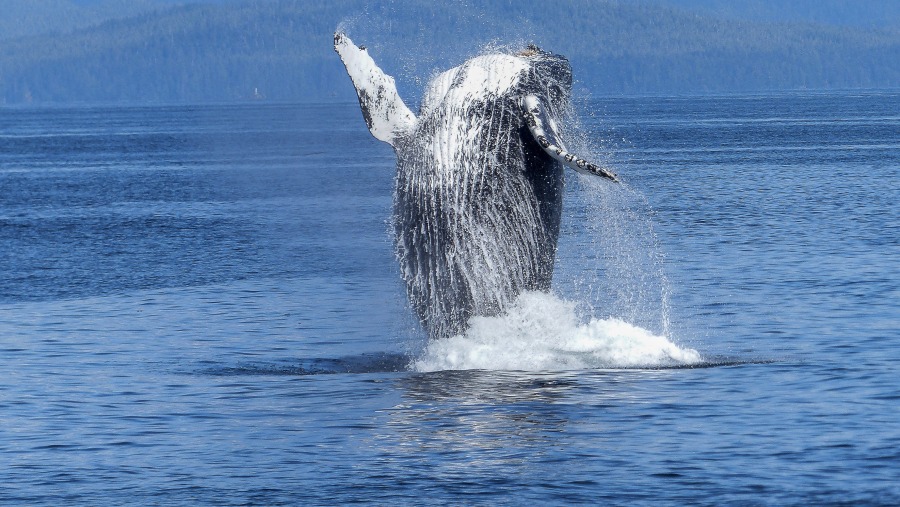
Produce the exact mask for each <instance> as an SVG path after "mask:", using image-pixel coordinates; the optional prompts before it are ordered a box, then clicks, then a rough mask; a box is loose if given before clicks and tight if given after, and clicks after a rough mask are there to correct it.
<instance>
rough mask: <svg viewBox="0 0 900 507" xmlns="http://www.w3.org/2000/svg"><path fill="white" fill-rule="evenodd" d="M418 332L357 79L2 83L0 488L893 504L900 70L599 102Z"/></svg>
mask: <svg viewBox="0 0 900 507" xmlns="http://www.w3.org/2000/svg"><path fill="white" fill-rule="evenodd" d="M576 110H577V118H575V119H574V120H577V123H578V124H577V125H576V126H573V127H571V128H570V132H572V133H573V134H572V136H573V137H572V139H573V147H574V148H577V150H578V153H579V154H586V155H588V156H589V157H591V158H593V159H595V160H599V161H602V162H603V163H604V164H606V165H607V166H608V167H610V168H611V169H612V170H614V171H615V172H616V173H618V174H619V176H620V177H621V179H622V180H623V184H621V185H614V184H611V183H608V182H601V181H596V180H591V179H589V178H586V177H583V176H579V175H577V174H575V173H572V172H571V171H570V172H569V173H568V174H567V184H566V195H565V211H564V218H563V225H562V233H561V239H560V244H559V252H558V256H557V257H558V258H557V265H556V274H555V278H554V289H553V293H552V294H539V293H533V294H526V295H524V296H523V297H522V298H521V299H520V301H518V302H517V304H516V306H515V307H514V308H513V309H511V310H510V312H509V314H506V315H500V316H494V317H487V318H483V319H479V320H478V321H473V326H472V330H471V332H469V333H466V334H465V335H461V336H457V337H454V338H452V339H448V340H445V341H441V342H438V343H427V341H426V339H425V337H424V334H423V333H422V331H421V330H420V329H419V328H418V324H417V321H416V318H415V317H414V316H413V315H412V313H411V312H410V310H409V309H408V307H407V304H406V296H405V293H404V288H403V285H402V282H401V280H400V274H399V268H398V267H397V265H396V261H395V259H394V253H393V247H392V244H391V236H390V233H389V230H390V216H391V193H392V185H393V176H394V160H395V159H394V155H393V152H392V151H391V149H390V147H388V146H387V145H385V144H382V143H379V142H378V141H376V140H375V139H373V138H372V137H371V136H370V134H369V133H368V131H367V130H366V128H365V124H364V122H363V119H362V116H361V114H360V112H359V109H358V106H357V105H356V104H349V103H348V104H337V105H334V104H328V105H290V104H267V103H254V104H242V105H225V106H196V107H187V106H179V107H163V106H147V107H88V106H82V107H73V108H64V107H45V108H37V107H31V108H2V109H0V358H2V361H0V504H4V505H54V506H56V505H166V506H167V505H343V504H352V503H356V504H374V505H492V506H494V505H562V504H564V505H574V504H587V505H897V504H900V367H898V365H900V93H898V92H835V93H790V94H775V95H741V96H721V97H625V98H622V97H616V98H595V99H592V100H581V101H579V102H578V104H577V106H576Z"/></svg>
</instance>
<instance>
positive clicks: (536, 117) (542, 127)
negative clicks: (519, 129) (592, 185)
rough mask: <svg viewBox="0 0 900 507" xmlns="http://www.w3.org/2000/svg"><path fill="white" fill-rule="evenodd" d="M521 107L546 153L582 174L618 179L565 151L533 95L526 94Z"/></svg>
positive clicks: (542, 108)
mask: <svg viewBox="0 0 900 507" xmlns="http://www.w3.org/2000/svg"><path fill="white" fill-rule="evenodd" d="M522 109H523V111H524V115H525V123H527V124H528V130H529V131H531V135H532V136H533V137H534V140H535V141H537V143H538V144H539V145H540V146H541V148H543V149H544V151H545V152H547V154H548V155H550V156H551V157H553V158H555V159H556V160H559V161H560V162H562V163H563V164H565V165H567V166H569V167H571V168H572V169H575V170H576V171H578V172H580V173H583V174H592V175H595V176H602V177H604V178H608V179H611V180H613V181H615V182H618V181H619V178H617V177H616V175H615V174H614V173H613V172H612V171H610V170H608V169H605V168H603V167H600V166H599V165H597V164H592V163H590V162H588V161H586V160H584V159H583V158H581V157H579V156H578V155H575V154H574V153H570V152H568V151H566V149H565V144H563V142H562V139H560V136H559V132H558V131H557V129H556V128H555V125H554V123H553V121H552V120H551V119H550V117H549V116H548V115H547V113H546V110H545V108H544V105H543V104H541V101H540V99H538V98H537V97H536V96H534V95H527V96H526V97H525V98H524V99H522Z"/></svg>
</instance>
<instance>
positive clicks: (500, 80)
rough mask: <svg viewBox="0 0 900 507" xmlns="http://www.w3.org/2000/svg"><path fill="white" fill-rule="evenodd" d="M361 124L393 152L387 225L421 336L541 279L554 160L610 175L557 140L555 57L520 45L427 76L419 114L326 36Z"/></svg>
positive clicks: (359, 55)
mask: <svg viewBox="0 0 900 507" xmlns="http://www.w3.org/2000/svg"><path fill="white" fill-rule="evenodd" d="M334 49H335V51H337V53H338V54H339V55H340V57H341V60H342V61H343V63H344V66H345V67H346V68H347V73H348V74H349V75H350V79H351V81H352V82H353V85H354V87H355V88H356V93H357V96H358V98H359V104H360V107H361V109H362V114H363V118H364V119H365V122H366V125H367V126H368V127H369V130H370V131H371V133H372V135H373V136H375V138H376V139H378V140H380V141H384V142H386V143H388V144H390V145H391V146H393V148H394V151H395V153H396V155H397V175H396V181H395V183H396V188H395V192H394V217H393V225H394V235H395V247H396V253H397V258H398V260H399V262H400V270H401V275H402V277H403V279H404V281H405V282H406V288H407V294H408V296H409V301H410V304H411V305H412V307H413V308H414V309H415V311H416V313H417V314H418V316H419V319H420V320H421V322H422V324H423V326H424V328H425V329H426V330H427V331H428V333H429V336H430V337H431V338H442V337H447V336H452V335H454V334H458V333H460V332H462V331H464V330H465V328H466V325H467V323H468V320H469V318H470V317H472V316H475V315H494V314H497V313H499V312H501V311H502V310H504V309H505V308H506V307H507V305H508V304H509V303H510V302H511V301H513V300H514V299H515V298H516V296H518V295H519V294H520V293H521V292H523V291H528V290H541V291H547V290H549V289H550V282H551V279H552V276H553V263H554V259H555V256H556V243H557V239H558V237H559V224H560V217H561V212H562V191H563V165H565V166H569V167H571V168H573V169H575V170H576V171H578V172H581V173H586V174H592V175H597V176H601V177H604V178H608V179H610V180H612V181H617V179H616V176H615V175H614V174H613V173H612V172H610V171H608V170H606V169H605V168H602V167H600V166H599V165H597V164H593V163H590V162H587V161H585V160H584V159H583V158H581V157H578V156H576V155H574V154H573V153H570V152H569V151H567V150H566V147H565V143H564V142H563V139H562V132H561V128H560V124H559V120H561V119H562V118H563V117H564V114H565V111H566V109H567V108H568V107H569V95H570V90H571V86H572V71H571V67H570V66H569V62H568V60H566V58H564V57H562V56H560V55H555V54H551V53H548V52H545V51H543V50H541V49H539V48H537V47H536V46H533V45H530V46H528V48H527V49H525V50H524V51H522V52H519V53H516V54H499V53H498V54H487V55H482V56H478V57H475V58H472V59H470V60H468V61H466V62H465V63H463V64H462V65H460V66H459V67H455V68H453V69H450V70H448V71H446V72H444V73H442V74H440V75H438V76H436V77H435V78H434V79H432V80H431V82H430V83H429V85H428V87H427V89H426V91H425V93H424V95H423V98H422V103H421V106H420V108H419V114H418V115H416V114H413V112H412V111H411V110H410V109H409V108H408V107H407V106H406V105H405V104H404V103H403V100H401V99H400V96H399V95H398V93H397V88H396V85H395V82H394V79H393V78H392V77H390V76H388V75H386V74H385V73H384V72H383V71H382V70H381V69H380V68H379V67H378V66H377V65H376V64H375V62H374V60H373V59H372V58H371V57H370V56H369V54H368V51H367V50H366V49H365V47H357V46H356V45H354V44H353V42H352V41H351V40H350V39H349V38H348V37H347V36H346V35H344V34H343V33H336V34H335V36H334Z"/></svg>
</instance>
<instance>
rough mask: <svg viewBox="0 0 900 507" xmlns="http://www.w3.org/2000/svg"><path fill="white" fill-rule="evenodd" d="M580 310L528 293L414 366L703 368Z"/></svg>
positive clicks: (654, 340)
mask: <svg viewBox="0 0 900 507" xmlns="http://www.w3.org/2000/svg"><path fill="white" fill-rule="evenodd" d="M575 307H576V304H575V303H573V302H570V301H566V300H563V299H561V298H559V297H558V296H555V295H553V294H548V293H543V292H526V293H523V294H521V295H520V296H519V297H518V299H516V301H515V303H513V305H512V307H511V308H509V310H508V311H507V312H506V313H504V314H503V315H499V316H496V317H473V318H472V319H471V320H470V321H469V329H468V330H467V331H466V332H465V333H464V334H461V335H456V336H453V337H451V338H446V339H442V340H434V341H432V342H430V343H429V344H428V345H427V347H426V349H425V351H424V353H423V354H422V355H421V356H420V357H419V358H418V359H416V360H414V361H413V363H412V368H413V369H414V370H416V371H419V372H428V371H438V370H471V369H484V370H524V371H539V370H580V369H595V368H634V367H661V366H663V367H665V366H686V365H692V364H700V363H701V362H702V358H701V357H700V354H699V353H697V351H695V350H693V349H689V348H681V347H679V346H677V345H675V344H674V343H672V342H671V341H669V340H668V339H667V338H666V337H664V336H657V335H654V334H653V333H651V332H650V331H648V330H646V329H644V328H641V327H638V326H634V325H632V324H629V323H627V322H625V321H623V320H619V319H616V318H609V319H593V318H592V319H590V320H589V321H588V322H586V323H581V322H579V319H578V317H577V315H576V311H575Z"/></svg>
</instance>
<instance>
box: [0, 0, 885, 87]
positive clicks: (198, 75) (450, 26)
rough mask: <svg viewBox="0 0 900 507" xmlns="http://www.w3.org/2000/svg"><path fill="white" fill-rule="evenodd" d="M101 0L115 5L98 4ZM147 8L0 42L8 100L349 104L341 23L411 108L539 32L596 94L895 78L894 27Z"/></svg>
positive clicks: (427, 6)
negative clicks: (487, 51) (480, 55)
mask: <svg viewBox="0 0 900 507" xmlns="http://www.w3.org/2000/svg"><path fill="white" fill-rule="evenodd" d="M15 1H18V0H15ZM41 1H44V0H41ZM47 1H57V0H47ZM59 1H62V0H59ZM70 3H71V2H70ZM104 3H105V4H106V5H107V6H114V3H115V2H114V1H113V0H98V1H97V2H95V3H94V5H93V6H92V8H95V9H96V8H99V7H100V6H102V5H103V4H104ZM139 3H140V2H135V3H134V4H133V5H134V6H135V7H134V8H135V9H136V11H135V13H134V14H133V15H129V16H126V17H121V16H112V15H111V13H113V12H116V13H119V14H121V13H122V12H126V11H121V10H119V11H116V10H112V11H105V12H106V13H107V15H106V16H99V17H97V18H95V19H97V24H94V25H90V26H83V27H81V28H74V29H72V30H68V31H59V30H56V31H53V30H51V31H50V32H46V31H42V30H34V31H32V32H30V33H32V34H33V35H30V36H23V37H14V38H8V37H7V38H3V37H0V39H2V40H0V103H5V104H20V103H38V104H50V103H71V102H90V103H93V102H219V101H235V100H250V99H260V98H266V99H269V100H279V101H323V100H325V101H328V100H341V101H343V100H353V99H354V95H353V90H352V87H351V86H350V84H349V80H348V79H347V78H346V76H345V74H344V71H343V68H342V67H341V64H340V61H339V60H338V58H337V56H336V55H335V54H334V52H333V50H332V48H331V44H332V33H333V31H334V29H335V28H336V27H337V26H339V25H340V26H341V27H342V28H344V29H346V30H347V32H348V33H349V34H350V36H351V37H353V38H354V40H355V41H356V42H357V43H360V44H365V45H366V46H368V47H369V51H370V53H371V54H372V55H373V56H374V57H375V58H376V60H377V61H379V62H380V63H381V64H382V65H383V67H384V68H385V70H387V71H388V72H390V73H392V74H394V75H396V76H397V77H398V81H399V83H400V88H401V93H403V94H404V96H406V97H408V98H409V99H410V100H409V101H410V102H414V100H415V97H416V95H417V94H418V93H419V90H420V89H421V87H422V85H423V82H424V81H425V80H427V78H428V77H429V75H430V74H431V73H433V72H434V71H436V70H439V69H443V68H446V67H447V66H450V65H455V64H458V63H460V62H461V61H463V60H464V59H465V58H467V57H470V56H472V55H474V54H476V53H477V52H478V51H480V50H482V49H483V48H484V47H485V45H489V44H493V45H509V44H512V45H522V44H525V43H527V42H532V41H533V42H536V43H538V44H539V45H541V46H542V47H544V48H545V49H548V50H551V51H554V52H558V53H562V54H565V55H567V56H568V57H569V58H570V60H571V61H572V64H573V68H574V71H575V76H576V79H577V80H578V86H580V87H582V88H583V89H586V90H589V91H590V93H592V94H594V95H604V94H611V93H629V94H630V93H704V92H731V91H753V90H786V89H798V88H813V89H828V88H887V87H900V66H898V65H897V64H896V62H898V61H900V31H898V30H897V29H896V28H891V27H881V28H871V27H869V28H860V27H852V26H837V25H826V24H803V23H769V22H762V21H736V20H734V19H724V18H717V17H715V16H712V15H709V14H706V15H701V14H697V13H696V12H691V11H688V10H684V9H679V8H677V7H672V6H668V5H663V3H664V2H663V3H660V2H621V1H609V2H602V1H590V0H568V1H562V2H557V3H555V4H554V5H555V7H554V8H553V9H548V8H547V3H546V1H545V0H517V1H515V2H513V1H511V0H495V1H493V2H486V3H485V4H483V6H479V7H478V8H475V7H472V6H471V5H467V4H464V3H460V2H443V3H433V2H431V1H430V0H428V1H426V0H411V1H408V2H398V3H395V2H375V1H369V2H365V1H360V0H334V1H332V2H330V3H329V4H328V5H327V6H322V5H320V4H319V3H312V2H305V1H298V0H253V1H228V0H219V1H207V2H204V3H193V4H188V5H179V4H172V5H169V4H167V3H165V2H163V3H159V2H157V3H156V4H155V7H154V8H152V9H151V8H146V6H145V7H144V8H140V9H138V4H139ZM95 12H99V11H95ZM6 15H7V14H6V13H3V14H0V17H5V16H6ZM51 24H52V23H51Z"/></svg>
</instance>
